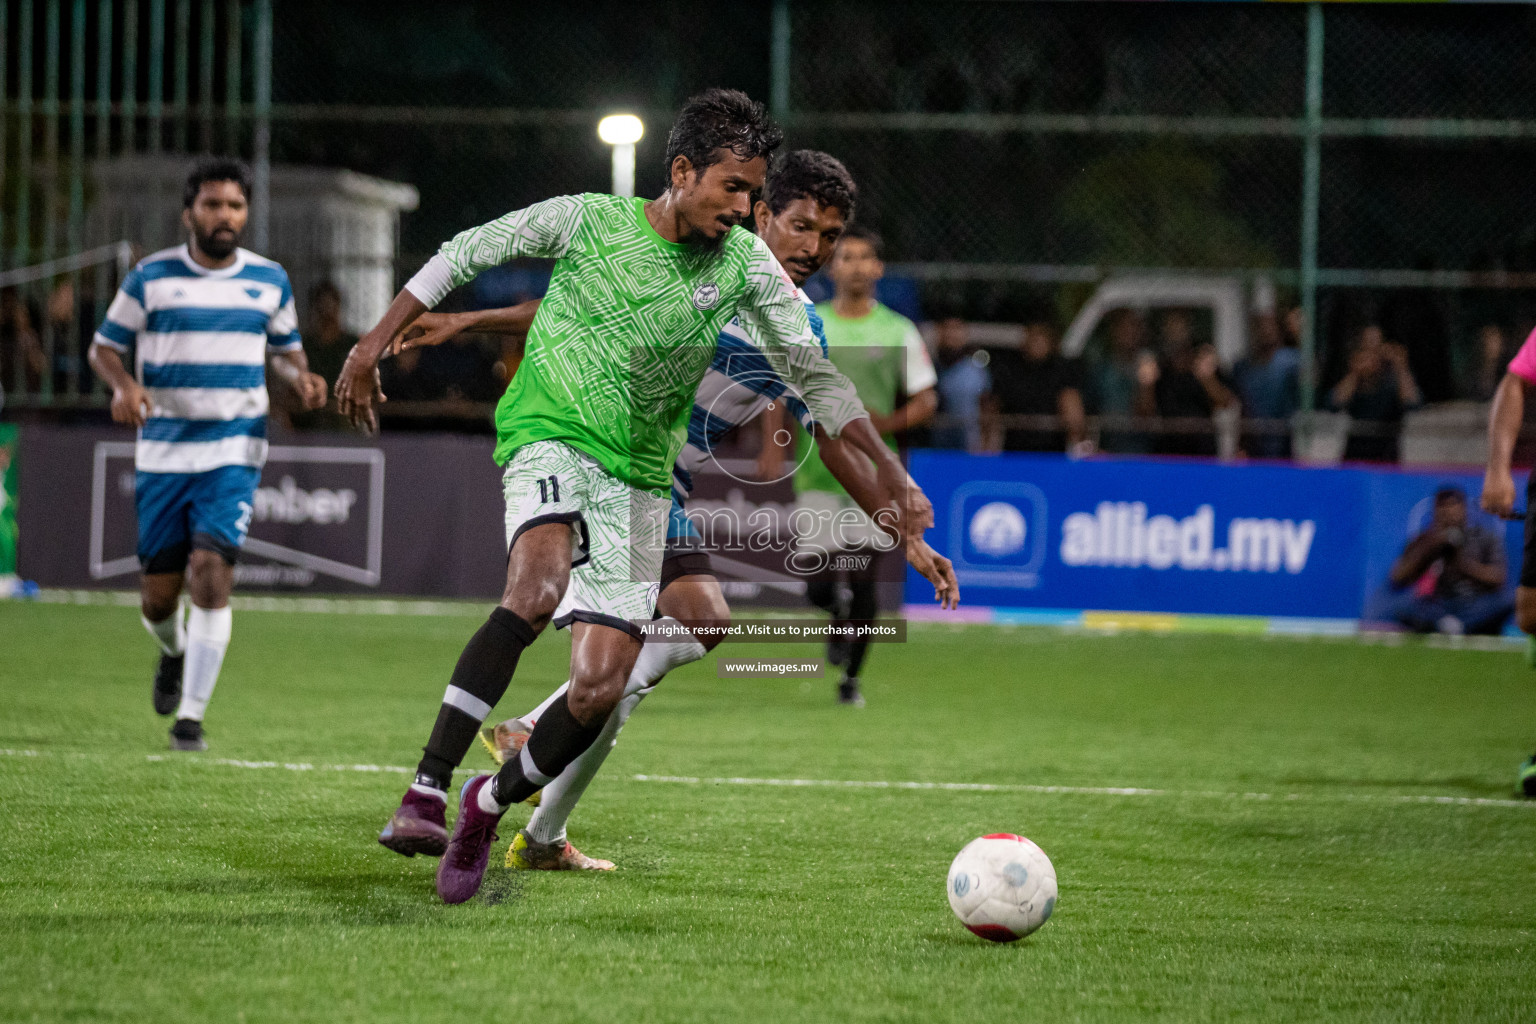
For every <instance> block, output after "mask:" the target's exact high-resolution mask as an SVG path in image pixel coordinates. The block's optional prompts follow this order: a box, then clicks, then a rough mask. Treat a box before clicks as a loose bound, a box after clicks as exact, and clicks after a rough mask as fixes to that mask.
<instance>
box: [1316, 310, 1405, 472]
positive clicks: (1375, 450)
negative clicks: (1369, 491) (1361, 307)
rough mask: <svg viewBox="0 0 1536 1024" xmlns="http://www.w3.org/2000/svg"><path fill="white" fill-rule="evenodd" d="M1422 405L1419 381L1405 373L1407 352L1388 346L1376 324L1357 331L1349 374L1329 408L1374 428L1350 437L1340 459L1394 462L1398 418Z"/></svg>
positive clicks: (1337, 387) (1336, 387) (1335, 389)
mask: <svg viewBox="0 0 1536 1024" xmlns="http://www.w3.org/2000/svg"><path fill="white" fill-rule="evenodd" d="M1423 401H1424V399H1423V396H1422V395H1421V393H1420V392H1419V385H1418V382H1417V381H1415V380H1414V379H1413V372H1412V371H1411V370H1409V369H1408V352H1407V350H1406V349H1404V348H1403V346H1401V345H1393V344H1389V343H1388V342H1387V341H1386V339H1385V337H1384V336H1383V335H1382V332H1381V328H1380V327H1377V326H1376V325H1375V324H1371V325H1370V326H1368V327H1366V328H1364V329H1363V330H1361V332H1360V336H1359V337H1358V338H1356V339H1355V344H1354V347H1353V348H1352V349H1351V350H1350V354H1349V372H1348V373H1346V374H1345V375H1344V378H1343V379H1342V380H1340V381H1339V382H1338V383H1337V384H1335V385H1334V386H1333V391H1332V392H1331V393H1330V394H1329V396H1328V405H1329V407H1330V408H1332V409H1334V410H1335V411H1338V412H1347V413H1349V415H1350V418H1351V419H1354V420H1358V421H1360V422H1361V423H1363V424H1365V425H1366V426H1367V427H1374V428H1375V429H1374V430H1372V431H1371V432H1370V433H1360V434H1356V433H1354V432H1351V433H1350V437H1349V443H1348V444H1347V445H1346V446H1345V448H1344V457H1345V458H1346V459H1361V460H1365V461H1367V462H1396V461H1397V457H1398V452H1397V440H1398V431H1399V428H1400V426H1401V424H1402V422H1403V413H1405V412H1407V411H1408V410H1410V409H1416V408H1418V407H1419V406H1420V405H1421V404H1422V403H1423Z"/></svg>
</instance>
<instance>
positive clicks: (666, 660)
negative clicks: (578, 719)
mask: <svg viewBox="0 0 1536 1024" xmlns="http://www.w3.org/2000/svg"><path fill="white" fill-rule="evenodd" d="M657 621H658V622H667V623H671V624H672V626H673V627H674V629H677V630H681V629H683V624H682V623H680V622H678V621H677V620H676V619H674V618H671V617H670V616H663V617H662V618H660V619H658V620H657ZM685 632H686V631H685ZM674 635H676V634H674ZM687 635H688V636H692V634H691V633H689V634H687ZM707 653H709V652H708V651H706V650H704V645H703V644H701V643H699V642H698V641H697V640H688V641H686V642H682V643H679V642H677V641H669V642H666V643H662V642H659V641H652V642H651V643H648V644H646V645H645V646H644V647H642V648H640V656H639V657H638V658H636V659H635V667H634V668H633V669H631V670H630V673H629V679H628V681H627V682H625V684H624V696H625V697H628V696H629V695H630V694H632V693H637V692H639V691H640V690H643V689H645V688H646V687H648V686H655V685H656V683H658V682H660V681H661V677H662V676H664V675H666V674H667V673H668V672H670V671H672V670H673V669H674V668H678V667H680V666H682V665H686V664H688V663H689V662H693V661H698V660H699V659H700V658H702V657H704V655H705V654H707ZM570 688H571V681H570V680H569V679H567V680H566V681H565V682H563V683H561V684H560V685H559V686H558V687H557V688H556V689H555V692H554V693H552V694H550V695H549V696H548V697H545V698H544V700H543V702H542V703H541V704H540V705H539V706H538V707H536V708H534V709H533V710H532V711H530V712H528V713H527V714H526V715H524V716H523V721H525V722H537V721H538V720H539V716H540V715H542V714H543V713H544V712H546V711H548V710H549V706H550V705H551V704H553V703H554V702H555V701H557V700H559V699H560V698H561V697H563V696H565V692H566V691H567V690H569V689H570Z"/></svg>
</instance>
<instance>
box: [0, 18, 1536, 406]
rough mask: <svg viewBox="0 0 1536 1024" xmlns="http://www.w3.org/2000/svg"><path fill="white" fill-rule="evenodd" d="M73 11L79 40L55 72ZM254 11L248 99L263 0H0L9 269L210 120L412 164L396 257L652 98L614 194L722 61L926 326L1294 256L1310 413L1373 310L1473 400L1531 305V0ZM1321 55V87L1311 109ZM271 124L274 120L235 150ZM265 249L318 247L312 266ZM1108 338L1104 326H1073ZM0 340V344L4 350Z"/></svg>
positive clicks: (1415, 357)
mask: <svg viewBox="0 0 1536 1024" xmlns="http://www.w3.org/2000/svg"><path fill="white" fill-rule="evenodd" d="M77 10H78V11H83V12H84V20H83V22H82V24H83V26H84V31H85V36H86V39H85V41H86V44H87V45H86V47H85V50H86V59H85V61H84V68H83V71H82V72H81V77H80V79H79V82H78V84H77V83H76V82H75V81H74V79H73V78H72V71H71V67H72V64H71V59H72V58H71V54H72V49H71V48H72V46H73V45H74V31H75V30H74V17H75V12H76V11H77ZM270 10H271V23H270V24H271V31H272V46H271V93H270V105H268V104H266V103H265V100H264V98H263V97H262V96H260V95H258V92H259V90H258V88H257V74H258V70H259V59H258V58H259V57H260V56H261V54H260V53H259V52H258V47H257V40H258V37H259V28H260V24H259V20H260V18H261V16H262V5H261V4H260V3H258V2H255V0H247V2H244V3H242V2H240V0H217V2H216V3H215V2H214V0H90V2H89V3H84V2H78V0H77V2H73V3H72V2H71V0H62V2H57V0H55V2H50V0H3V2H0V15H3V18H4V26H0V27H4V28H5V32H4V35H5V47H4V51H5V65H4V68H3V69H0V80H3V84H4V90H3V92H4V106H3V110H0V122H3V123H0V142H3V145H4V152H3V154H0V155H3V160H0V167H3V173H4V175H5V180H4V182H3V183H0V254H3V256H0V258H3V259H4V261H5V263H4V266H5V267H6V268H9V269H14V268H16V267H19V266H22V265H25V264H29V263H36V262H40V261H41V260H42V259H44V258H52V257H55V256H59V255H65V254H66V252H67V251H69V249H70V245H69V243H70V241H71V240H77V239H78V240H79V243H80V247H85V246H87V245H88V244H101V243H106V242H112V241H116V239H108V238H94V237H87V235H88V233H87V232H85V231H84V229H83V225H84V223H85V220H84V218H85V217H87V216H88V211H89V208H90V207H91V206H92V205H93V204H94V203H95V202H96V201H97V198H98V197H97V196H95V195H94V194H92V192H91V188H90V185H89V180H90V179H89V177H88V176H86V178H85V180H86V182H87V184H86V185H85V186H84V189H83V192H82V194H81V195H80V196H79V198H78V200H75V201H72V200H71V189H72V187H73V186H72V185H71V181H72V180H73V179H72V178H71V177H70V175H69V173H68V171H69V168H71V167H72V166H74V161H76V160H77V159H78V160H81V161H85V162H87V163H90V162H94V161H101V160H111V159H114V158H116V157H117V156H119V155H121V154H136V153H144V152H155V151H158V152H161V153H171V154H177V153H186V152H191V151H194V150H198V149H204V148H210V147H217V148H220V149H226V150H231V151H237V152H241V153H242V154H244V155H245V156H247V157H252V158H255V157H259V156H263V155H265V156H266V157H267V158H269V159H270V161H271V162H272V163H273V164H274V165H277V166H279V167H281V166H286V165H299V166H319V167H330V168H346V169H348V170H351V171H355V172H360V173H362V174H365V175H371V176H374V177H377V178H380V179H384V180H385V181H388V182H399V183H405V184H409V185H411V186H414V187H415V188H416V189H417V191H418V193H419V196H420V204H419V207H418V208H416V209H415V210H414V211H409V210H407V211H403V212H402V214H401V218H400V222H399V236H398V237H399V252H398V256H397V258H396V260H395V263H394V270H393V273H394V276H395V283H399V281H401V280H403V279H404V277H405V276H407V275H409V273H411V272H412V271H413V270H414V269H415V268H416V266H418V265H419V264H420V263H421V262H422V261H423V260H424V259H425V258H426V257H427V255H429V254H430V253H431V252H432V251H433V250H434V249H435V248H436V246H437V245H438V244H439V243H440V242H441V241H442V240H443V239H445V238H447V237H449V236H450V235H452V234H453V233H455V232H456V231H458V230H461V229H462V228H464V227H466V226H469V225H472V224H476V223H480V222H483V221H486V220H489V219H491V218H493V217H495V216H498V215H500V214H501V213H503V212H505V211H506V210H508V209H512V208H515V207H517V206H520V205H523V204H525V203H527V202H530V201H533V200H536V199H539V198H543V197H545V196H548V195H552V194H557V193H562V192H571V191H582V190H606V189H607V187H608V157H609V153H608V150H607V148H606V147H605V146H603V145H602V144H601V143H600V142H599V141H598V140H597V138H596V137H595V134H594V130H593V128H594V125H595V123H596V120H597V119H598V118H599V117H600V116H601V115H602V114H605V113H608V112H611V111H613V110H617V109H626V110H632V111H635V112H637V113H640V114H641V115H642V116H643V117H644V119H645V121H646V124H647V126H648V131H647V135H646V137H645V138H644V139H643V140H642V141H641V143H640V144H639V147H638V148H639V152H638V158H639V160H638V163H639V167H638V170H639V173H638V176H637V186H638V190H639V191H640V192H641V193H642V194H654V193H655V192H657V191H659V189H660V188H661V185H662V180H663V178H662V167H661V163H662V161H661V155H662V148H663V145H664V141H665V129H666V125H667V124H668V123H669V121H670V118H671V114H672V112H673V111H675V109H676V108H677V106H678V105H679V104H680V103H681V102H682V101H683V100H684V99H686V97H687V96H688V95H690V94H692V93H694V92H696V91H698V90H699V89H701V88H703V87H705V86H708V85H715V84H721V85H730V86H736V87H740V88H743V89H745V90H747V91H748V92H750V93H752V94H753V95H756V96H761V97H764V98H765V99H771V100H772V101H773V104H774V106H775V112H776V114H777V115H778V116H779V117H780V118H781V119H782V120H783V122H784V123H785V125H786V127H787V129H788V133H789V144H790V145H791V146H794V147H813V148H819V149H825V150H827V151H829V152H831V153H833V154H835V155H837V156H839V157H840V158H842V159H843V160H844V162H845V163H847V164H848V166H849V167H850V169H851V170H852V171H853V173H854V174H855V176H856V178H857V179H858V180H859V183H860V186H861V189H862V202H861V207H860V212H859V218H860V220H862V221H864V222H865V223H867V224H869V225H871V226H873V227H875V228H876V229H878V230H879V231H880V232H881V233H882V234H883V235H884V237H885V239H886V241H887V246H888V254H887V255H888V258H889V259H888V262H889V263H890V264H891V269H892V273H893V275H896V276H899V277H902V278H905V279H907V280H908V281H910V282H911V283H912V285H911V287H910V288H909V289H908V292H907V294H908V295H909V297H910V301H909V303H908V305H907V306H906V309H905V311H907V312H909V313H911V314H912V315H914V316H916V317H919V318H924V319H928V318H935V317H936V316H937V315H939V314H940V313H945V314H949V313H952V314H955V315H959V316H963V317H965V318H968V319H971V320H979V321H988V322H1018V321H1021V320H1023V319H1026V318H1027V317H1029V316H1033V315H1036V313H1037V312H1038V310H1039V309H1041V308H1046V309H1049V310H1050V311H1051V314H1052V315H1053V317H1054V318H1055V319H1056V321H1057V323H1058V326H1059V327H1063V328H1064V327H1065V326H1066V325H1067V324H1068V323H1069V322H1070V320H1071V319H1072V317H1073V316H1074V315H1075V314H1076V313H1077V312H1078V310H1079V309H1080V308H1081V307H1082V306H1083V304H1084V303H1085V302H1086V301H1087V300H1088V298H1089V297H1090V296H1091V295H1092V294H1093V292H1094V290H1095V289H1096V288H1097V287H1099V286H1100V284H1101V283H1102V282H1104V281H1105V280H1108V279H1112V278H1115V277H1117V276H1119V277H1123V276H1124V275H1126V274H1137V273H1141V274H1146V273H1156V274H1163V275H1167V274H1181V273H1182V274H1195V273H1199V274H1204V275H1207V276H1209V275H1218V276H1228V277H1232V278H1235V279H1238V280H1240V281H1241V282H1242V283H1243V285H1244V287H1245V288H1253V287H1254V286H1255V285H1256V284H1257V285H1259V286H1260V287H1259V288H1258V291H1259V292H1260V293H1262V294H1265V295H1268V294H1269V293H1270V291H1271V290H1272V291H1274V292H1275V293H1276V294H1277V296H1278V309H1279V310H1280V311H1283V310H1284V309H1286V308H1288V307H1290V306H1292V305H1298V304H1302V302H1303V299H1305V298H1306V296H1307V294H1308V293H1307V289H1306V285H1307V282H1308V280H1309V278H1308V276H1307V274H1308V266H1309V259H1315V266H1316V268H1317V273H1316V291H1315V302H1316V313H1315V316H1314V317H1313V318H1312V322H1311V323H1307V324H1303V325H1302V329H1301V330H1300V332H1298V333H1299V334H1301V335H1303V337H1300V338H1297V339H1294V340H1300V341H1303V342H1305V341H1307V340H1310V339H1309V338H1307V337H1305V336H1306V335H1309V334H1311V333H1312V332H1314V331H1315V340H1316V361H1315V369H1314V370H1313V372H1312V374H1311V375H1310V377H1309V379H1310V380H1312V381H1313V382H1315V384H1316V388H1317V396H1318V401H1319V404H1324V405H1325V404H1326V402H1327V398H1328V393H1329V389H1330V388H1331V387H1332V386H1333V384H1334V383H1335V382H1336V381H1338V380H1339V379H1340V378H1341V377H1342V376H1343V375H1344V374H1345V372H1346V371H1347V366H1348V351H1349V348H1350V345H1351V343H1352V340H1353V339H1354V338H1355V337H1356V336H1357V335H1358V334H1359V332H1360V330H1361V329H1362V328H1363V327H1364V326H1366V325H1368V324H1371V323H1377V324H1380V325H1381V326H1382V327H1383V328H1384V329H1385V330H1386V332H1387V334H1388V336H1389V339H1390V340H1392V341H1395V342H1398V343H1401V344H1403V345H1404V346H1405V347H1406V348H1407V349H1408V351H1409V356H1410V365H1411V367H1412V369H1413V370H1414V372H1415V374H1416V376H1417V377H1418V382H1419V384H1420V386H1421V388H1422V390H1423V393H1424V397H1425V398H1426V399H1429V400H1432V401H1434V400H1447V399H1453V398H1457V397H1463V396H1469V395H1472V396H1474V397H1475V394H1474V393H1475V392H1476V391H1477V388H1476V380H1477V378H1478V375H1479V370H1480V369H1481V364H1482V362H1483V361H1484V359H1485V356H1484V350H1485V349H1491V347H1492V345H1491V343H1486V334H1487V330H1486V329H1488V328H1497V329H1498V331H1499V332H1500V333H1501V335H1502V341H1501V342H1500V344H1501V345H1502V346H1503V347H1504V348H1505V349H1507V348H1509V347H1510V346H1512V345H1513V344H1515V343H1516V342H1517V341H1518V340H1520V339H1521V338H1523V337H1524V335H1525V333H1526V332H1527V331H1528V330H1529V329H1530V328H1531V326H1532V325H1533V324H1536V301H1533V296H1536V291H1533V289H1532V285H1536V214H1533V212H1532V207H1531V205H1530V203H1529V202H1528V201H1527V200H1526V197H1525V190H1524V189H1523V188H1522V186H1523V185H1524V179H1525V178H1526V177H1527V176H1528V168H1529V167H1530V166H1531V165H1532V163H1533V159H1532V158H1533V157H1536V109H1533V108H1536V62H1532V61H1530V60H1529V54H1530V53H1532V52H1536V9H1533V8H1532V7H1531V6H1528V5H1512V4H1511V5H1503V4H1496V5H1475V4H1467V5H1445V6H1434V7H1426V6H1420V5H1413V6H1400V5H1352V4H1331V5H1326V6H1325V7H1323V8H1322V9H1321V12H1320V14H1318V13H1315V12H1314V11H1313V10H1312V9H1311V8H1310V7H1309V6H1307V5H1270V4H1222V5H1208V4H1196V3H1188V4H1183V3H1181V4H1160V5H1132V4H1121V3H1108V2H1106V3H1095V2H1086V3H1010V4H1001V3H973V2H934V3H918V2H905V3H903V2H896V3H891V2H876V0H833V2H821V3H810V2H808V0H779V2H770V0H761V2H757V3H741V4H733V5H724V6H721V5H716V6H714V7H710V8H700V7H699V6H698V5H696V4H692V3H683V2H671V3H653V4H645V5H642V6H641V7H640V8H637V7H636V6H635V5H633V4H627V3H626V4H621V3H592V4H583V5H559V4H553V3H531V4H519V5H505V4H493V3H469V4H448V5H440V6H439V7H438V8H434V9H432V10H430V11H424V10H423V9H422V8H421V7H420V6H419V5H418V4H411V3H405V2H397V0H375V2H371V3H367V4H363V3H336V4H326V5H314V4H307V3H301V2H298V0H273V2H272V3H271V5H270ZM1314 18H1315V19H1316V20H1317V22H1318V23H1317V24H1314V23H1313V21H1312V19H1314ZM50 19H53V20H50ZM104 20H110V22H111V26H112V27H111V29H110V31H109V32H107V33H106V35H105V36H104V37H101V36H100V35H99V31H98V28H97V26H98V25H99V24H101V23H102V22H103V21H104ZM23 21H25V22H27V32H28V33H30V34H29V35H28V36H27V39H26V40H25V41H24V40H23V39H22V32H21V26H22V22H23ZM130 24H131V25H133V26H134V31H133V32H132V33H131V35H132V38H130V37H129V35H130V34H129V33H127V31H126V29H127V26H129V25H130ZM50 26H53V27H52V28H51V27H50ZM1314 35H1315V39H1314ZM103 39H104V41H102V40H103ZM157 39H158V40H159V42H158V43H156V40H157ZM1309 40H1310V41H1313V42H1316V43H1320V46H1317V47H1316V49H1315V52H1314V51H1310V50H1309ZM157 50H158V56H157ZM50 53H52V54H54V55H55V56H54V57H52V58H51V57H50V56H49V54H50ZM1309 53H1311V54H1312V56H1311V57H1309ZM1314 58H1315V59H1316V60H1318V61H1320V69H1321V78H1320V86H1321V90H1320V96H1321V103H1320V105H1318V106H1316V107H1313V108H1310V109H1309V106H1308V102H1307V95H1308V81H1309V73H1311V72H1315V71H1316V70H1317V69H1318V67H1319V65H1318V63H1316V62H1314ZM103 62H105V63H103ZM130 65H131V68H130ZM103 66H105V67H106V68H107V69H108V70H107V72H106V81H107V85H106V87H105V90H103V89H102V88H101V86H100V81H99V80H100V79H101V77H102V71H101V68H102V67H103ZM50 68H52V70H50ZM130 71H131V73H130ZM50 75H52V76H54V77H53V78H50ZM50 83H52V84H50ZM50 90H52V91H51V92H50ZM50 96H51V97H52V100H50V99H49V97H50ZM72 97H73V98H72ZM77 105H78V106H79V107H80V108H81V109H80V118H79V119H80V121H81V125H80V127H79V128H78V131H79V132H80V141H79V142H78V143H76V142H75V141H74V140H75V136H74V134H73V133H74V132H75V131H76V130H77V129H76V128H75V127H74V122H73V121H72V118H74V117H75V116H76V114H75V111H76V107H77ZM263 124H265V125H268V126H269V132H270V134H269V136H266V137H265V138H268V139H269V140H270V141H269V143H267V144H266V145H265V147H264V151H263V152H258V151H257V150H258V148H262V139H263V136H261V134H260V132H259V131H258V128H259V126H260V125H263ZM103 126H105V129H106V132H105V135H104V136H103V134H102V128H103ZM1312 143H1315V145H1316V153H1317V158H1318V176H1317V179H1316V180H1317V187H1316V192H1315V198H1316V203H1317V210H1318V213H1317V220H1316V246H1315V251H1309V250H1308V247H1307V239H1308V232H1307V229H1306V227H1305V224H1306V212H1307V209H1308V198H1309V193H1308V188H1309V186H1308V174H1307V160H1308V146H1309V144H1312ZM22 182H25V183H26V184H27V187H26V188H21V187H20V185H19V183H22ZM18 224H21V225H22V226H24V228H25V230H24V231H23V230H22V228H20V227H18ZM173 227H174V226H173ZM128 241H130V242H135V243H139V244H151V243H155V244H157V240H151V239H128ZM272 255H273V256H275V257H276V258H278V259H281V260H284V261H285V262H290V263H293V264H295V265H298V264H305V263H306V261H308V262H309V263H311V264H314V265H315V266H317V267H320V268H321V270H317V271H316V274H317V275H318V274H319V273H321V271H322V270H323V267H324V265H325V263H324V260H321V259H319V257H316V256H315V255H314V254H309V253H304V252H293V253H288V252H276V251H274V252H273V253H272ZM328 258H331V259H334V254H332V256H330V257H328ZM317 261H318V262H317ZM528 280H531V281H535V282H536V281H537V274H536V273H535V274H534V275H533V276H532V277H530V278H528ZM1271 286H1273V288H1272V289H1271ZM28 287H29V288H31V289H32V290H31V291H25V289H24V291H25V294H20V296H19V297H20V300H21V305H24V306H25V305H27V304H30V305H31V307H32V308H33V309H34V310H36V311H37V318H41V316H42V313H41V307H42V306H43V305H45V304H46V301H47V298H48V294H47V292H46V291H45V290H44V291H40V290H39V289H46V288H47V284H42V285H36V284H34V285H29V286H28ZM87 291H90V289H86V288H83V287H82V289H81V293H82V294H84V293H85V292H87ZM301 298H302V296H301ZM92 299H93V301H99V298H98V297H95V296H94V295H93V296H92ZM1266 301H1267V300H1266ZM10 303H11V307H12V308H14V307H15V306H16V304H17V296H16V295H13V297H12V299H11V300H10ZM1203 324H1204V321H1201V325H1202V326H1200V328H1199V329H1200V331H1205V330H1206V328H1205V327H1204V326H1203ZM12 333H14V332H12ZM994 336H996V335H994ZM1103 343H1104V336H1103V333H1102V332H1098V333H1096V334H1095V335H1094V337H1093V340H1092V341H1091V343H1090V344H1091V346H1099V345H1102V344H1103ZM8 344H9V348H8V349H7V350H6V351H4V352H0V364H3V363H4V362H6V361H7V360H9V361H10V362H11V363H12V364H13V365H14V364H15V363H16V355H17V349H16V346H15V344H14V343H8ZM29 358H30V357H29ZM66 377H67V375H66ZM73 379H74V378H68V377H67V379H63V381H62V384H61V387H59V388H54V389H52V390H51V391H50V392H49V393H47V394H44V393H43V392H42V391H40V390H38V389H36V388H29V387H28V386H27V383H26V380H25V379H20V380H17V379H10V380H7V381H6V383H7V387H8V390H9V395H10V398H9V401H10V403H11V406H12V407H13V408H15V407H18V406H22V407H25V406H40V405H48V404H54V405H58V404H69V403H70V402H75V403H76V404H87V405H89V404H91V403H93V402H94V403H100V402H101V401H102V398H103V396H102V395H101V394H100V391H99V389H93V388H92V386H91V383H90V381H89V375H88V373H87V374H81V375H79V381H80V383H79V386H78V390H77V391H72V390H71V388H72V386H73V385H71V383H70V382H71V381H72V380H73ZM1090 411H1092V410H1090Z"/></svg>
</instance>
